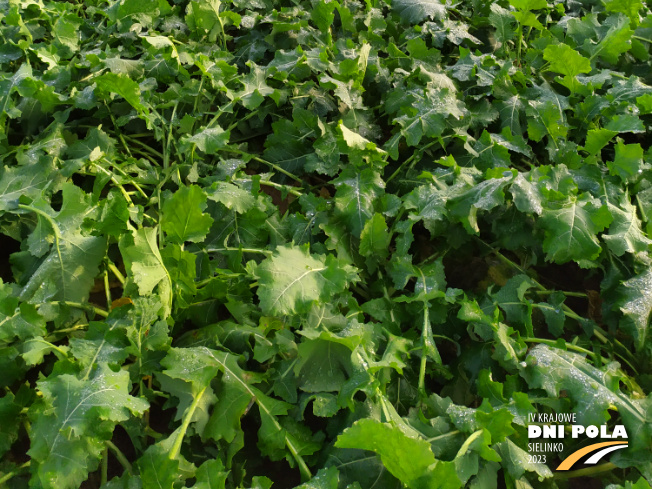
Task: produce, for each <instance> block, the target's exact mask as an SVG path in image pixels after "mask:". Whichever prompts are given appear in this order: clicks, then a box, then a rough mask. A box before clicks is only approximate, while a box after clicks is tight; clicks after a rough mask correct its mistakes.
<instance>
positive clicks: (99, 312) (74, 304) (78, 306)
mask: <svg viewBox="0 0 652 489" xmlns="http://www.w3.org/2000/svg"><path fill="white" fill-rule="evenodd" d="M58 304H61V305H64V306H68V307H74V308H76V309H83V310H85V311H88V312H92V313H93V314H97V315H98V316H102V317H103V318H106V317H109V313H108V312H106V311H105V310H104V309H100V308H99V307H95V306H93V305H91V304H82V303H80V302H70V301H59V302H58Z"/></svg>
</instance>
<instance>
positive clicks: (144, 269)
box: [120, 228, 172, 312]
mask: <svg viewBox="0 0 652 489" xmlns="http://www.w3.org/2000/svg"><path fill="white" fill-rule="evenodd" d="M120 252H121V253H122V257H123V258H124V261H125V266H126V267H127V271H129V272H130V274H131V277H132V278H133V281H134V283H135V284H136V285H137V286H138V291H139V292H140V295H144V296H145V295H150V294H152V292H153V291H154V289H155V288H156V289H157V293H158V295H159V296H160V297H161V300H162V302H163V305H164V308H165V310H166V311H168V312H169V310H170V307H171V301H172V279H171V278H170V274H169V273H168V271H167V269H166V268H165V265H164V264H163V258H162V257H161V253H160V251H159V249H158V245H157V243H156V228H142V229H139V230H137V231H134V232H133V233H132V234H131V235H129V234H125V235H123V236H122V238H121V239H120Z"/></svg>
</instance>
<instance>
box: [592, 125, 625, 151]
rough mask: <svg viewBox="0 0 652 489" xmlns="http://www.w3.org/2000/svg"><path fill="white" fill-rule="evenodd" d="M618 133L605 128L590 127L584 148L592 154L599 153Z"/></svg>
mask: <svg viewBox="0 0 652 489" xmlns="http://www.w3.org/2000/svg"><path fill="white" fill-rule="evenodd" d="M616 134H618V132H616V131H611V130H609V129H604V128H600V129H589V132H588V133H587V135H586V142H585V143H584V150H585V151H588V152H589V154H590V155H597V154H598V152H599V151H600V150H601V149H602V148H604V147H605V146H606V145H607V143H609V141H611V138H613V137H614V136H615V135H616Z"/></svg>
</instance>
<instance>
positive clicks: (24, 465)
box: [0, 460, 31, 487]
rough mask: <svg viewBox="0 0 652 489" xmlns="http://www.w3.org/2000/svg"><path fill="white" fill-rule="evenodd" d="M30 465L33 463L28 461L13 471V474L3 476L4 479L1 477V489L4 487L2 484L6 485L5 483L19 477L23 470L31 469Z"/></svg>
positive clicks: (8, 473)
mask: <svg viewBox="0 0 652 489" xmlns="http://www.w3.org/2000/svg"><path fill="white" fill-rule="evenodd" d="M30 464H31V462H30V461H29V460H28V461H27V462H25V463H24V464H23V465H21V466H19V467H16V469H14V470H12V471H11V472H7V473H6V474H5V475H3V476H2V477H0V487H2V484H4V483H5V482H7V481H8V480H9V479H11V478H12V477H14V476H15V475H17V474H18V472H20V471H21V470H23V469H25V468H27V467H29V466H30Z"/></svg>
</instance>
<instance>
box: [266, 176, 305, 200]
mask: <svg viewBox="0 0 652 489" xmlns="http://www.w3.org/2000/svg"><path fill="white" fill-rule="evenodd" d="M260 184H261V185H267V186H268V187H274V188H277V189H279V190H284V191H286V192H287V193H289V194H292V195H294V196H295V197H301V196H302V195H303V194H302V193H301V192H299V191H298V190H294V189H293V188H292V187H290V186H288V185H281V184H280V183H275V182H271V181H269V180H260Z"/></svg>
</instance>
